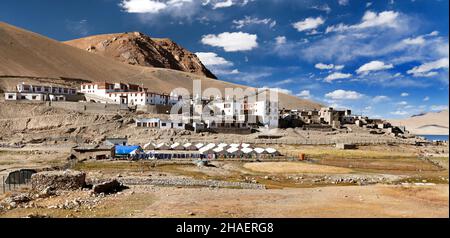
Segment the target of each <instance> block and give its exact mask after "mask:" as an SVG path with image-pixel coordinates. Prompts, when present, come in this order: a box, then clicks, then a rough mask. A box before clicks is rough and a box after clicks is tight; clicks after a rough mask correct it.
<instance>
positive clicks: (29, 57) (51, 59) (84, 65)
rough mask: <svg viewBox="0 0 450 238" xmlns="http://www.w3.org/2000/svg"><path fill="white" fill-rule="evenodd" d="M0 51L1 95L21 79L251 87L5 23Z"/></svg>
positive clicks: (166, 87) (292, 104)
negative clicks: (126, 58)
mask: <svg viewBox="0 0 450 238" xmlns="http://www.w3.org/2000/svg"><path fill="white" fill-rule="evenodd" d="M0 52H1V54H0V91H2V90H3V91H8V90H13V89H14V88H15V85H16V84H17V83H19V82H23V81H25V82H31V83H33V82H34V83H36V82H45V83H54V84H55V83H57V84H64V85H67V84H70V85H72V86H79V84H80V83H81V82H83V81H106V82H129V83H137V84H143V85H144V86H145V87H148V88H149V89H150V90H151V91H154V92H165V93H170V92H171V91H172V90H173V89H175V88H180V87H182V88H186V89H188V90H189V91H190V92H192V85H193V80H200V81H201V82H202V90H205V89H206V88H211V87H214V88H217V89H219V90H220V91H221V92H222V93H224V91H225V88H247V87H246V86H243V85H237V84H232V83H227V82H223V81H220V80H216V79H211V78H207V77H203V76H199V75H196V74H192V73H186V72H181V71H175V70H171V69H161V68H150V67H143V66H133V65H129V64H124V63H121V62H118V61H115V60H113V59H110V58H107V57H103V56H100V55H97V54H92V53H89V52H87V51H85V50H80V49H78V48H75V47H72V46H69V45H66V44H63V43H61V42H58V41H55V40H52V39H49V38H47V37H44V36H41V35H39V34H36V33H32V32H29V31H26V30H23V29H19V28H17V27H14V26H11V25H8V24H6V23H1V22H0ZM279 100H280V107H284V108H296V109H309V108H319V107H320V105H319V104H318V103H315V102H312V101H308V100H303V99H299V98H297V97H294V96H291V95H286V94H281V93H280V94H279Z"/></svg>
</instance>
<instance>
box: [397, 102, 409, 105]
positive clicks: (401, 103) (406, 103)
mask: <svg viewBox="0 0 450 238" xmlns="http://www.w3.org/2000/svg"><path fill="white" fill-rule="evenodd" d="M397 105H399V106H406V105H408V102H406V101H401V102H398V103H397Z"/></svg>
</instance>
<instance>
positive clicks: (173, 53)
mask: <svg viewBox="0 0 450 238" xmlns="http://www.w3.org/2000/svg"><path fill="white" fill-rule="evenodd" d="M64 43H66V44H68V45H71V46H74V47H77V48H80V49H82V50H87V51H88V52H92V53H96V54H99V55H102V56H106V57H110V58H112V59H115V60H117V61H120V62H123V63H127V64H131V65H140V66H147V67H157V68H166V69H174V70H179V71H184V72H188V73H194V74H198V75H201V76H206V77H208V78H213V79H217V77H216V76H215V75H214V74H213V73H211V71H209V70H208V69H207V68H206V67H205V66H204V65H203V63H202V62H201V61H200V59H199V58H198V57H197V56H196V55H195V54H193V53H192V52H190V51H188V50H186V49H184V48H183V47H181V46H179V45H178V44H176V43H175V42H173V41H172V40H170V39H156V38H150V37H149V36H146V35H144V34H142V33H140V32H132V33H123V34H107V35H97V36H89V37H86V38H81V39H76V40H71V41H66V42H64Z"/></svg>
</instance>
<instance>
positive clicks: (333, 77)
mask: <svg viewBox="0 0 450 238" xmlns="http://www.w3.org/2000/svg"><path fill="white" fill-rule="evenodd" d="M352 76H353V75H352V74H344V73H340V72H336V73H332V74H330V75H328V77H326V78H325V81H327V82H332V81H333V80H336V79H347V78H351V77H352Z"/></svg>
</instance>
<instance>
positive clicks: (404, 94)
mask: <svg viewBox="0 0 450 238" xmlns="http://www.w3.org/2000/svg"><path fill="white" fill-rule="evenodd" d="M400 96H402V97H408V96H409V93H402V94H400Z"/></svg>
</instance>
